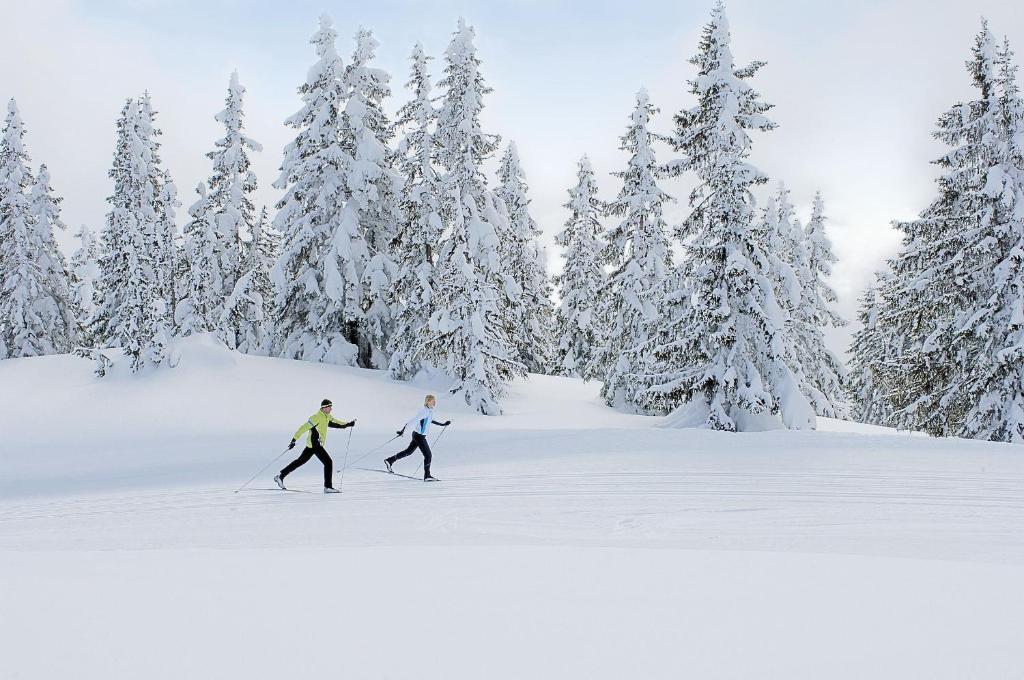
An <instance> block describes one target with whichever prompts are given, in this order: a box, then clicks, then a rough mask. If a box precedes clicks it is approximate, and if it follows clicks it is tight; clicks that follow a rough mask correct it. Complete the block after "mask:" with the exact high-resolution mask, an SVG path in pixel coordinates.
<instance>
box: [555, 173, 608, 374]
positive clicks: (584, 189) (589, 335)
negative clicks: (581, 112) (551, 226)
mask: <svg viewBox="0 0 1024 680" xmlns="http://www.w3.org/2000/svg"><path fill="white" fill-rule="evenodd" d="M565 208H566V209H567V210H569V213H570V215H569V219H568V220H567V221H566V223H565V228H564V229H563V230H562V231H561V233H559V234H558V236H557V237H556V240H557V242H558V245H560V246H562V249H563V251H562V255H563V258H564V260H565V265H564V267H563V268H562V273H561V274H559V275H558V276H556V277H555V283H556V285H557V286H558V291H559V297H560V298H561V304H560V305H559V307H558V316H557V324H556V328H557V333H558V339H557V343H556V349H555V351H556V356H555V372H556V373H558V374H559V375H567V376H572V377H581V378H584V379H590V378H593V377H594V376H593V374H592V373H590V372H589V371H588V368H589V367H590V366H592V365H593V359H594V352H595V351H596V350H597V349H598V348H599V347H600V346H601V345H603V344H604V333H605V328H604V327H603V326H602V324H601V323H600V316H599V303H600V300H601V296H602V295H603V294H604V287H605V279H606V276H605V272H604V267H603V266H602V260H601V258H602V253H603V252H604V239H603V235H604V227H603V226H602V225H601V218H602V217H604V214H605V210H606V207H605V205H604V203H602V202H601V200H600V199H599V198H598V197H597V180H596V179H595V178H594V170H593V168H591V166H590V159H589V158H587V157H586V156H584V157H583V158H581V159H580V161H579V165H578V169H577V172H576V185H575V186H573V187H572V188H571V189H569V202H568V203H565Z"/></svg>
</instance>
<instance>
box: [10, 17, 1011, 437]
mask: <svg viewBox="0 0 1024 680" xmlns="http://www.w3.org/2000/svg"><path fill="white" fill-rule="evenodd" d="M478 43H479V40H478V38H477V36H476V33H475V31H474V29H473V27H472V26H470V25H469V24H467V23H466V22H465V21H463V20H460V21H459V22H458V25H457V27H456V29H455V31H454V32H453V33H452V35H451V39H450V42H449V44H448V47H447V48H446V49H445V51H444V53H443V54H440V55H436V57H435V56H432V55H428V54H426V52H425V51H424V49H423V47H422V46H421V45H419V44H417V45H415V46H414V47H413V49H412V52H411V56H410V58H409V73H408V75H407V76H406V75H404V74H401V76H400V78H399V81H398V82H402V81H403V80H404V81H405V82H404V86H398V87H396V86H395V84H393V83H392V75H391V74H389V73H387V72H385V71H383V70H382V69H380V68H379V67H378V66H377V65H376V64H375V63H374V61H375V58H376V54H377V51H378V50H379V49H380V45H379V44H378V41H377V40H376V38H375V37H374V34H373V32H372V31H370V30H367V29H362V28H361V29H359V30H358V31H356V32H355V34H354V36H353V38H352V41H351V43H350V48H351V54H346V47H345V41H344V40H342V39H341V37H340V36H339V34H338V30H337V29H336V27H335V24H334V21H333V20H332V19H331V18H330V17H329V16H327V15H324V16H322V17H321V18H320V19H319V25H318V26H317V30H316V31H315V32H314V33H313V35H312V37H311V38H310V45H311V47H312V49H311V50H310V56H309V60H310V63H311V65H310V68H309V71H308V73H307V74H306V77H305V80H303V81H300V82H299V85H298V93H299V98H300V100H301V107H300V108H299V109H298V110H297V111H296V112H295V114H294V115H292V116H291V117H289V118H288V120H286V121H284V122H285V124H286V125H287V126H288V127H289V128H290V129H292V130H294V135H295V136H294V140H293V141H292V142H291V143H289V144H288V146H287V147H286V148H285V149H284V150H283V153H282V155H281V161H280V175H279V176H278V177H276V178H274V179H272V180H269V179H267V178H264V181H272V183H273V187H274V188H275V189H276V190H278V191H279V192H280V199H279V200H278V201H277V202H276V203H275V204H274V205H270V206H257V205H256V204H255V202H254V199H253V193H254V191H255V190H256V188H257V183H258V181H260V180H259V179H258V178H257V177H256V176H255V173H254V172H253V170H252V167H251V157H252V155H253V154H259V153H273V151H272V150H265V149H264V148H263V147H262V146H261V145H260V143H259V142H257V141H255V140H253V139H251V138H250V137H249V136H247V134H246V127H245V116H246V109H245V97H246V87H245V86H244V85H243V84H242V82H241V76H240V75H239V73H238V72H237V71H236V72H233V73H231V74H230V78H229V79H228V84H227V90H226V95H225V99H224V108H223V109H222V110H220V111H219V112H217V113H216V114H215V118H216V120H217V122H218V123H220V124H221V125H222V126H223V136H222V137H221V138H220V139H217V140H215V141H213V142H212V143H211V148H212V150H211V151H210V152H209V153H208V154H207V158H208V159H209V167H210V170H209V178H208V179H207V180H206V181H205V182H203V183H201V184H200V185H199V186H198V187H196V188H195V195H194V197H193V198H187V199H186V201H188V202H189V203H190V205H188V207H187V208H184V209H183V201H182V197H181V193H180V192H179V190H178V189H177V187H176V185H175V183H174V180H173V178H172V177H170V175H169V173H168V171H167V170H166V168H165V167H164V166H163V164H162V162H161V147H162V146H163V144H164V142H163V141H162V140H161V137H162V130H161V124H160V122H159V119H158V114H157V108H158V103H157V102H155V101H154V98H153V96H152V94H151V93H149V92H141V93H138V94H136V95H134V96H130V97H128V98H127V99H126V100H125V104H124V106H123V108H122V110H121V114H120V116H119V117H118V119H117V120H116V121H112V125H113V126H114V127H115V129H116V133H117V134H116V144H115V147H114V149H113V154H112V159H111V163H110V171H109V175H110V180H111V192H110V195H109V196H107V197H106V201H107V203H108V205H109V210H108V213H107V219H106V224H104V225H102V228H100V229H98V232H99V233H98V235H97V234H96V232H94V231H93V230H91V229H90V228H89V227H87V226H83V227H82V228H81V231H80V232H79V233H80V237H81V248H80V249H79V250H78V251H77V252H76V253H75V254H74V256H73V257H72V258H71V259H70V262H69V259H68V258H67V257H66V256H65V254H64V253H62V252H61V251H60V249H59V248H58V247H57V245H56V241H55V238H54V233H55V231H57V230H64V229H66V227H65V225H64V223H63V221H62V216H61V206H60V203H61V198H60V196H59V193H58V191H59V187H60V178H59V177H57V178H52V177H51V176H50V174H49V172H47V170H46V166H45V164H41V165H40V166H38V170H36V169H35V167H34V166H33V165H32V163H33V161H32V158H31V155H30V153H29V149H30V145H31V141H32V140H31V135H30V134H29V132H28V130H29V129H30V128H29V126H27V125H26V122H25V121H24V120H22V117H21V115H20V113H19V110H18V106H17V102H16V99H15V98H13V97H12V98H11V100H10V102H9V103H8V106H7V116H6V119H5V122H4V128H3V138H2V146H0V192H2V201H3V203H2V205H3V210H2V213H0V219H2V221H0V235H2V237H3V243H4V249H3V257H2V259H0V267H2V272H3V282H4V285H3V291H2V297H0V352H2V356H4V357H8V358H16V357H30V356H40V355H45V354H61V353H71V352H73V353H76V354H78V355H80V356H89V357H92V358H93V360H94V361H95V365H96V372H97V374H99V375H103V374H104V373H105V372H106V371H107V369H108V368H109V367H110V366H111V365H112V364H114V363H120V362H126V363H128V364H130V366H131V369H132V370H133V371H135V372H144V371H146V370H149V369H156V368H171V367H173V364H174V362H173V361H172V359H171V358H170V357H169V356H168V354H167V347H168V344H169V343H171V342H172V341H173V340H174V339H175V338H181V337H186V336H189V335H193V334H196V333H212V334H213V335H214V337H216V338H217V339H218V341H219V342H221V343H223V344H224V345H225V346H226V347H228V348H229V349H232V350H235V351H238V352H243V353H247V354H257V355H262V356H271V357H283V358H288V359H298V360H303V361H313V362H325V363H332V364H341V365H349V366H359V367H363V368H372V369H387V370H388V372H389V374H390V375H391V376H392V377H393V378H395V379H399V380H409V379H412V378H414V377H415V376H416V375H417V374H419V373H421V372H423V371H426V372H428V373H432V374H435V375H437V374H440V375H445V376H447V377H448V378H449V379H450V381H451V382H450V385H449V387H448V391H449V392H450V394H452V395H454V396H455V397H456V398H458V399H459V400H460V401H464V402H465V403H466V404H467V405H469V406H470V407H471V408H473V409H474V410H476V411H479V412H480V413H484V414H488V415H498V414H500V413H501V412H502V399H503V397H504V395H505V394H506V392H507V389H508V385H509V381H510V380H513V379H515V378H516V377H521V376H526V375H527V374H553V375H567V376H576V377H581V378H584V379H587V380H596V381H599V382H600V383H601V385H602V386H603V387H602V388H601V394H602V397H603V398H604V400H605V402H606V403H607V404H608V405H609V406H610V407H613V408H617V409H620V410H626V411H630V412H635V413H642V414H651V415H666V414H669V413H677V416H678V417H680V418H682V419H683V420H686V421H687V422H691V423H692V424H703V425H704V426H706V427H709V428H712V429H717V430H737V429H744V423H745V422H750V421H751V419H753V421H756V422H761V421H760V420H758V419H763V418H765V417H768V418H773V419H776V420H777V421H778V422H780V423H781V424H782V425H783V426H785V427H787V428H790V429H814V428H815V423H816V418H817V417H822V416H824V417H830V418H851V419H853V420H857V421H860V422H867V423H873V424H879V425H888V426H893V427H897V428H901V429H909V430H915V431H923V432H928V433H931V434H934V435H953V436H962V437H971V438H977V439H989V440H995V441H1007V442H1015V443H1022V442H1024V302H1022V292H1021V291H1022V290H1024V262H1022V257H1024V256H1022V254H1021V253H1022V252H1024V250H1022V249H1024V218H1022V214H1024V170H1022V168H1024V160H1022V158H1024V142H1022V139H1024V136H1022V135H1024V103H1022V102H1024V99H1022V97H1021V95H1020V92H1019V85H1018V74H1017V64H1016V61H1015V56H1014V53H1013V50H1012V49H1011V47H1010V44H1009V42H1008V41H1006V40H1001V39H1000V38H998V37H997V36H996V34H995V33H994V32H993V31H992V29H991V28H990V26H989V25H988V23H987V22H986V23H983V25H982V27H981V30H980V32H979V33H978V34H977V36H976V37H975V39H974V44H973V45H972V46H971V47H970V57H971V58H970V61H969V62H968V64H967V72H966V73H965V74H963V77H964V78H968V79H969V80H970V83H971V84H972V85H973V87H974V88H975V93H976V94H975V98H974V99H973V100H971V101H968V102H957V103H955V104H953V105H952V106H951V108H950V109H949V110H948V111H946V112H944V113H943V114H942V115H941V116H940V117H939V119H938V123H937V126H936V129H935V132H934V135H935V137H936V138H937V139H940V140H942V142H943V143H944V144H946V145H947V146H948V152H947V153H945V154H944V155H943V156H942V157H941V158H939V159H937V160H936V161H935V162H936V164H937V165H938V166H939V167H940V168H941V169H942V174H941V175H940V176H939V178H938V180H937V198H936V199H935V200H934V202H933V203H932V204H931V205H930V206H927V207H925V208H924V209H923V210H922V212H921V216H920V217H919V218H918V219H916V220H911V221H902V222H899V223H897V224H896V227H897V228H898V229H899V230H900V231H901V232H902V233H903V234H904V241H903V245H902V247H901V248H900V250H899V252H898V253H895V254H893V256H892V257H891V258H890V260H889V262H888V264H887V267H886V270H885V272H880V273H879V277H878V281H877V283H876V284H873V286H872V287H871V289H870V290H869V291H868V292H867V293H865V296H864V299H863V305H862V309H861V311H860V312H859V313H858V318H857V319H856V320H855V322H856V323H857V325H858V326H859V328H858V330H857V331H856V332H855V335H854V341H853V343H852V345H851V346H850V348H849V351H848V357H849V363H848V366H847V365H846V364H844V361H843V360H842V359H841V358H840V354H841V353H837V352H836V351H834V350H833V349H831V348H830V347H829V346H828V344H827V343H826V341H825V333H826V331H827V330H828V329H829V328H834V327H837V326H842V325H845V324H847V323H848V320H846V319H843V318H842V317H841V316H840V315H839V313H838V311H837V306H836V303H837V296H836V293H835V291H834V290H833V287H832V284H831V282H830V280H829V279H830V274H831V270H832V267H833V265H834V264H835V263H836V255H835V253H834V252H833V248H832V245H831V241H830V239H829V229H830V226H829V219H828V217H829V215H828V210H827V208H826V203H825V197H823V196H822V194H821V193H820V192H819V193H818V194H815V195H814V196H813V197H810V196H809V197H794V196H792V195H791V193H790V191H789V190H787V189H786V188H785V185H784V184H783V180H784V178H773V177H769V176H768V175H767V174H766V173H765V172H764V171H762V170H761V169H759V168H758V167H757V166H756V165H754V163H755V159H756V154H755V149H754V146H755V142H756V141H757V139H758V138H759V137H761V136H762V135H764V134H771V132H772V130H774V129H775V128H776V126H777V125H778V124H779V122H778V121H776V120H774V118H773V117H772V115H771V109H772V105H771V104H770V103H769V101H770V98H771V93H770V92H768V93H764V94H762V92H761V91H760V90H759V89H758V87H757V80H758V74H759V72H760V71H761V69H762V68H763V67H764V63H763V62H760V61H753V62H752V63H749V64H745V63H738V62H737V61H736V59H735V57H734V56H733V54H734V49H733V36H732V33H731V31H730V28H729V23H728V20H727V17H726V12H725V8H724V6H723V5H721V4H719V5H716V6H715V7H714V9H713V10H712V12H711V17H710V20H709V21H708V22H707V24H706V26H705V27H704V30H703V32H702V33H701V36H700V40H699V43H698V44H697V45H695V46H694V48H693V56H692V58H691V59H690V67H691V68H690V72H689V73H688V74H687V77H688V83H689V85H688V94H689V102H688V104H687V106H685V107H684V108H683V109H681V110H679V111H675V112H664V113H663V112H662V111H661V110H660V108H659V107H658V106H657V105H656V98H657V94H658V93H654V94H653V96H652V93H650V92H648V91H647V90H646V89H641V90H640V92H639V93H638V94H637V95H636V99H635V104H636V105H635V107H634V109H633V110H632V111H631V112H625V111H624V112H622V113H623V115H625V114H627V113H628V118H627V122H628V124H627V125H626V126H625V127H624V131H623V134H622V136H621V137H620V139H619V140H618V142H617V144H618V147H619V148H620V149H621V150H622V152H623V161H624V164H623V169H621V170H618V171H616V172H614V173H613V176H614V178H615V179H616V180H617V181H618V184H619V189H618V191H617V193H616V195H608V196H601V195H599V194H600V192H599V190H598V185H597V182H596V181H595V179H594V170H593V168H592V167H591V165H590V163H589V161H587V160H586V159H585V158H584V160H582V161H580V163H579V172H578V181H577V183H576V184H575V185H574V186H573V187H570V188H569V189H568V194H569V200H568V202H567V203H566V204H565V215H566V221H565V224H564V226H563V227H562V230H561V231H560V232H559V233H558V237H557V243H558V244H559V245H560V246H561V253H560V255H561V262H562V265H561V267H560V273H559V274H557V275H554V276H553V275H552V274H551V272H550V271H549V266H548V258H547V253H546V249H545V248H544V247H543V245H542V243H541V238H540V237H541V235H542V233H543V231H544V228H545V226H544V225H541V224H539V223H538V222H537V220H536V219H535V217H534V216H533V215H532V213H531V207H530V204H531V199H530V186H529V184H528V178H527V177H526V174H525V172H524V170H523V167H522V164H521V160H520V154H519V152H518V150H517V147H516V144H515V142H514V141H511V140H505V139H503V138H502V136H501V135H500V131H495V130H487V129H486V127H485V124H484V122H483V118H482V116H481V114H482V113H483V111H484V110H485V107H486V106H487V104H488V95H489V94H490V93H491V92H492V90H493V87H494V86H493V85H492V84H491V83H490V82H489V80H488V79H487V78H486V69H485V66H484V65H485V61H484V59H482V58H481V48H480V46H479V45H478ZM499 86H500V85H499ZM210 105H211V106H210V108H211V112H213V111H214V110H215V107H216V103H215V102H210ZM396 107H397V108H396ZM392 110H393V111H394V112H393V113H392ZM608 141H609V144H615V143H616V140H608ZM566 162H569V161H568V160H567V161H566ZM495 163H496V166H495ZM491 168H493V170H494V172H493V173H491V172H489V169H491ZM922 171H926V169H922ZM680 181H687V182H689V184H690V185H691V186H692V189H691V190H690V192H689V194H688V195H685V196H684V195H676V196H674V195H672V194H673V192H676V193H678V192H677V191H676V190H677V188H678V187H680V186H681V185H680ZM187 195H188V194H186V196H187ZM811 199H813V200H811ZM799 200H806V201H808V202H809V203H810V205H811V210H810V214H809V215H808V218H807V219H806V220H804V222H805V223H802V221H801V218H800V217H799V215H798V210H797V209H796V208H795V204H796V202H797V201H799ZM675 202H683V203H685V205H686V206H687V212H688V214H687V215H686V216H685V218H684V219H683V220H682V221H681V222H678V223H672V224H670V223H669V221H668V220H667V219H666V217H665V214H666V213H665V206H666V205H668V204H671V203H675ZM548 228H550V229H552V230H555V229H557V228H558V227H557V226H556V225H548Z"/></svg>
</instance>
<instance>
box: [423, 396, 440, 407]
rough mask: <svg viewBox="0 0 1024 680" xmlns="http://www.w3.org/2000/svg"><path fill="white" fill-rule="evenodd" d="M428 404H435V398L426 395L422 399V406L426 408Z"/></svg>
mask: <svg viewBox="0 0 1024 680" xmlns="http://www.w3.org/2000/svg"><path fill="white" fill-rule="evenodd" d="M430 402H434V403H435V404H436V403H437V397H435V396H434V395H433V394H428V395H427V396H426V397H424V398H423V405H424V406H426V405H427V404H429V403H430Z"/></svg>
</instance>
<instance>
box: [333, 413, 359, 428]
mask: <svg viewBox="0 0 1024 680" xmlns="http://www.w3.org/2000/svg"><path fill="white" fill-rule="evenodd" d="M355 426H356V419H355V418H353V419H352V420H350V421H344V420H338V419H337V418H335V417H334V416H331V419H330V420H329V421H328V422H327V427H336V428H339V429H344V428H346V427H355Z"/></svg>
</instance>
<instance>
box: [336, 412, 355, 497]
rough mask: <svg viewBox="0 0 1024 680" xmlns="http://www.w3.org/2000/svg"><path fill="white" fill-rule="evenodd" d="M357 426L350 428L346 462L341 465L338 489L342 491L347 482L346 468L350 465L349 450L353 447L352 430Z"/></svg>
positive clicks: (346, 447)
mask: <svg viewBox="0 0 1024 680" xmlns="http://www.w3.org/2000/svg"><path fill="white" fill-rule="evenodd" d="M354 429H355V428H352V427H350V428H348V442H347V443H346V444H345V462H344V463H342V465H341V479H340V480H339V481H338V491H341V487H342V486H344V484H345V468H346V467H348V450H349V449H350V448H352V430H354Z"/></svg>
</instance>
